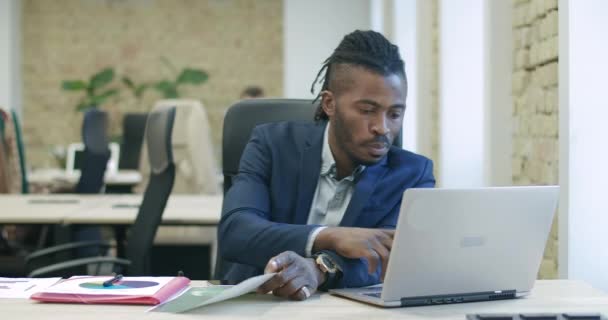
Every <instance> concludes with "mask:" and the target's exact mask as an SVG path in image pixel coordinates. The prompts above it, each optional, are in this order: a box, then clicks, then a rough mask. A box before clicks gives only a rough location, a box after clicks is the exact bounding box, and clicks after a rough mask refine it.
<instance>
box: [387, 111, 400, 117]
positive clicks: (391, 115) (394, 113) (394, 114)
mask: <svg viewBox="0 0 608 320" xmlns="http://www.w3.org/2000/svg"><path fill="white" fill-rule="evenodd" d="M389 116H390V117H391V119H399V118H401V112H392V113H391V114H390V115H389Z"/></svg>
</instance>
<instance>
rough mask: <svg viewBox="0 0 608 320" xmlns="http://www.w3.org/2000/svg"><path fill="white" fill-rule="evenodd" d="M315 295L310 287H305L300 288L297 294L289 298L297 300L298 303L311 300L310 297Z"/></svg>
mask: <svg viewBox="0 0 608 320" xmlns="http://www.w3.org/2000/svg"><path fill="white" fill-rule="evenodd" d="M313 293H314V292H312V291H311V289H310V287H308V286H303V287H302V288H300V290H298V291H296V293H294V294H293V295H291V296H289V299H291V300H296V301H302V300H306V299H308V298H310V296H311V295H312V294H313Z"/></svg>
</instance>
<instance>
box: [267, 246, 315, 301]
mask: <svg viewBox="0 0 608 320" xmlns="http://www.w3.org/2000/svg"><path fill="white" fill-rule="evenodd" d="M272 272H277V274H276V275H275V276H274V277H272V278H270V280H268V281H266V282H265V283H264V284H263V285H261V286H260V287H259V288H258V293H268V292H270V291H272V294H274V295H275V296H277V297H283V298H289V299H291V300H306V299H307V298H308V297H310V296H311V295H312V294H313V293H315V292H316V291H317V288H318V287H319V285H321V284H322V283H323V282H324V281H325V274H324V273H323V272H321V270H319V268H318V267H317V264H316V262H315V261H314V260H313V259H310V258H303V257H301V256H300V255H298V254H297V253H295V252H292V251H285V252H283V253H281V254H279V255H278V256H275V257H273V258H271V259H270V261H268V264H267V265H266V269H265V270H264V273H272Z"/></svg>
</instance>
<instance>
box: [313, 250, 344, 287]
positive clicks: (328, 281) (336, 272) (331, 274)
mask: <svg viewBox="0 0 608 320" xmlns="http://www.w3.org/2000/svg"><path fill="white" fill-rule="evenodd" d="M313 258H314V259H315V262H316V263H317V266H318V267H319V270H321V272H323V273H324V274H325V275H326V278H325V282H323V283H322V284H321V285H320V286H319V289H320V290H324V291H325V290H327V289H329V287H330V286H332V285H333V283H334V282H335V281H336V279H337V278H338V277H340V276H341V275H342V270H341V269H340V266H339V265H338V264H337V263H336V262H335V261H334V260H333V259H332V257H331V256H330V255H329V254H327V253H322V252H321V253H317V254H315V255H314V256H313Z"/></svg>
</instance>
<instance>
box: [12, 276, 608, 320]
mask: <svg viewBox="0 0 608 320" xmlns="http://www.w3.org/2000/svg"><path fill="white" fill-rule="evenodd" d="M196 284H197V282H194V285H196ZM147 308H148V307H146V306H125V305H75V304H41V303H36V302H33V301H30V300H15V299H0V310H1V312H2V318H3V319H17V318H18V319H20V320H30V319H35V320H38V319H41V318H44V319H60V320H70V319H83V320H87V319H99V320H102V319H103V320H106V319H125V320H129V319H218V318H221V319H277V320H279V319H290V320H292V319H307V320H310V319H328V318H331V319H348V320H356V319H426V320H440V319H446V320H447V319H458V320H465V315H466V314H467V313H518V312H575V311H576V312H589V311H594V312H601V313H603V314H608V295H606V294H604V293H602V292H600V291H598V290H596V289H593V288H591V287H590V286H589V285H587V284H585V283H582V282H576V281H567V280H548V281H542V280H540V281H537V282H536V286H535V287H534V290H533V291H532V294H531V295H530V296H529V297H526V298H523V299H515V300H504V301H493V302H478V303H463V304H452V305H441V306H430V307H414V308H396V309H382V308H378V307H373V306H369V305H365V304H362V303H358V302H354V301H350V300H346V299H342V298H338V297H334V296H331V295H329V294H321V295H318V294H317V295H314V296H312V297H311V298H309V299H308V300H307V301H303V302H291V301H284V300H281V299H278V298H275V297H273V296H270V295H268V296H247V297H243V298H239V299H235V300H231V301H227V302H223V303H220V304H216V305H211V306H207V307H204V308H202V309H199V310H196V312H194V313H188V314H168V313H147V314H145V313H144V312H145V310H146V309H147Z"/></svg>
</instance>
